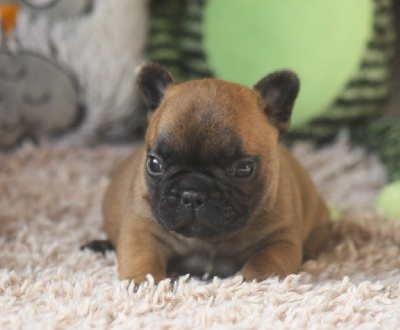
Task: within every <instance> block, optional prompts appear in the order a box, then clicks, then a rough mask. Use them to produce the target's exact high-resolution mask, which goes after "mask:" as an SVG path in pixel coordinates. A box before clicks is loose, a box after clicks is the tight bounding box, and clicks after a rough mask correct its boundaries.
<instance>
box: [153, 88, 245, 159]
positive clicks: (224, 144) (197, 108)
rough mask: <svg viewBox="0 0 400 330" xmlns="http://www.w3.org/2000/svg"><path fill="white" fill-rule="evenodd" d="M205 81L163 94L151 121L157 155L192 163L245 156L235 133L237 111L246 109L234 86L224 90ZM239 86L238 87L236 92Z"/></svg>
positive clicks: (238, 137)
mask: <svg viewBox="0 0 400 330" xmlns="http://www.w3.org/2000/svg"><path fill="white" fill-rule="evenodd" d="M213 83H214V82H213V81H210V82H208V81H205V82H204V84H195V85H191V84H183V85H179V86H176V87H174V88H171V90H170V91H168V92H167V94H166V97H165V99H164V101H163V103H162V104H161V107H160V109H159V111H158V113H156V115H155V116H158V118H157V117H155V118H154V119H153V120H154V121H155V122H156V123H157V127H156V128H154V129H155V131H157V136H156V138H155V140H154V144H155V146H154V147H155V149H156V151H157V152H160V153H161V154H162V153H166V154H174V156H175V157H181V158H188V157H189V158H190V156H192V158H193V160H196V159H197V161H200V160H208V159H211V158H224V159H235V158H240V157H243V156H245V152H244V150H243V147H242V143H241V140H242V139H241V138H240V132H239V131H238V129H237V121H238V118H237V117H238V113H237V109H240V108H243V107H246V106H248V104H247V103H246V102H244V100H243V97H241V98H238V97H237V92H238V91H237V90H236V88H235V87H236V86H234V87H233V88H232V86H231V88H224V87H226V86H223V85H222V86H220V85H218V83H217V84H213ZM240 88H241V86H239V90H240Z"/></svg>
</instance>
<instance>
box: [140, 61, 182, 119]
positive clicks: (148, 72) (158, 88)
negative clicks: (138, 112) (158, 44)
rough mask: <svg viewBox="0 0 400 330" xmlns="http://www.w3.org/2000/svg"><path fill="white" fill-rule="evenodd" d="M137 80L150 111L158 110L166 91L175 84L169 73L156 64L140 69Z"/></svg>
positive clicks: (148, 64)
mask: <svg viewBox="0 0 400 330" xmlns="http://www.w3.org/2000/svg"><path fill="white" fill-rule="evenodd" d="M136 80H137V83H138V85H139V88H140V90H141V92H142V94H143V96H144V99H145V101H146V104H147V106H148V107H149V109H150V111H154V110H156V109H157V108H158V106H159V105H160V103H161V101H162V99H163V98H164V94H165V91H166V90H167V89H168V88H169V87H170V86H171V85H173V84H174V78H172V76H171V75H170V74H169V72H168V71H167V70H165V69H164V68H163V67H162V66H161V65H159V64H156V63H144V64H143V65H141V66H140V67H138V69H137V71H136Z"/></svg>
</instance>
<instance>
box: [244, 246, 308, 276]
mask: <svg viewBox="0 0 400 330" xmlns="http://www.w3.org/2000/svg"><path fill="white" fill-rule="evenodd" d="M301 262H302V246H301V242H300V241H297V240H282V241H278V242H276V243H272V244H270V245H268V246H266V247H264V248H263V249H261V250H259V251H258V252H256V253H255V254H254V255H252V256H251V257H250V258H249V259H248V260H247V261H246V263H245V264H244V265H243V267H242V269H241V271H240V274H242V275H243V277H244V278H245V279H246V280H253V279H256V280H265V279H267V278H268V277H271V276H278V277H280V278H284V277H285V276H287V275H289V274H293V273H297V272H298V271H299V269H300V266H301Z"/></svg>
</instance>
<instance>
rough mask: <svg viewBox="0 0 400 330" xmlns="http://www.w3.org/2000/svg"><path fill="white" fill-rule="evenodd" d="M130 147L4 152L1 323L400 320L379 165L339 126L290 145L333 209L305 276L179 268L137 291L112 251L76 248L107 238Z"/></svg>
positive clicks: (396, 323)
mask: <svg viewBox="0 0 400 330" xmlns="http://www.w3.org/2000/svg"><path fill="white" fill-rule="evenodd" d="M131 150H132V148H131V147H111V146H102V147H98V148H95V149H90V148H88V147H84V146H81V145H75V146H73V145H71V144H64V145H63V144H56V145H54V144H53V145H52V144H42V145H41V146H40V147H36V146H33V145H31V144H25V145H23V146H21V148H19V149H18V150H16V151H14V152H12V153H9V154H0V328H2V329H5V328H21V329H23V328H25V329H32V328H37V329H46V328H50V329H52V328H57V329H59V328H72V327H73V328H90V327H96V328H103V327H107V328H113V327H114V328H129V329H131V328H143V327H151V328H160V329H161V328H163V329H164V328H168V329H169V328H172V329H193V328H205V327H218V328H229V329H231V328H241V329H243V328H254V329H258V328H277V327H281V328H296V327H297V328H310V329H312V328H315V329H321V328H330V327H332V326H333V327H340V328H348V329H355V328H357V327H360V328H362V329H379V328H382V327H386V328H399V327H400V313H399V311H400V298H399V295H400V253H399V246H400V226H399V225H398V224H397V223H396V222H395V221H385V220H383V219H382V218H381V217H380V216H379V215H375V214H374V213H373V212H372V209H371V205H373V201H374V199H375V197H376V193H377V191H379V189H380V188H381V187H382V186H383V185H384V184H385V171H384V170H383V169H382V166H381V165H380V164H379V162H378V160H377V159H376V158H375V157H373V156H368V155H366V154H365V152H364V151H363V150H362V149H358V148H353V147H350V146H349V145H348V142H347V137H346V135H345V134H342V135H341V136H340V137H339V138H338V140H337V141H336V142H335V143H334V144H333V145H331V146H329V147H326V148H324V149H321V150H318V151H314V150H313V148H312V146H311V145H310V144H307V143H299V144H297V145H296V146H295V147H294V153H295V154H296V155H297V156H298V157H299V158H300V159H301V161H302V162H303V164H304V165H305V166H306V167H307V168H308V169H310V171H311V172H312V176H313V178H314V180H315V182H316V184H317V186H318V189H319V190H320V192H321V194H322V195H323V196H324V197H325V198H326V200H327V201H328V203H329V204H330V205H331V206H335V207H336V208H337V209H338V210H341V211H342V213H343V214H345V216H346V218H347V219H345V220H342V221H338V222H336V223H335V230H334V234H333V235H332V240H331V242H330V246H331V248H330V249H328V250H327V251H326V252H324V253H323V254H322V255H321V256H320V257H319V258H318V259H317V260H312V261H308V262H307V263H305V264H304V265H303V267H302V270H301V272H300V274H296V275H291V276H288V277H287V278H286V279H283V280H280V281H279V280H277V279H276V278H271V279H268V280H266V281H264V282H261V283H254V282H253V283H246V282H244V283H243V282H242V279H241V278H240V277H239V276H235V277H232V278H228V279H218V278H214V279H213V280H211V281H209V282H203V281H201V280H199V279H193V278H189V277H187V276H186V277H181V278H180V279H179V280H178V281H176V282H171V281H169V280H165V281H162V282H161V283H159V284H158V285H156V284H154V282H153V281H152V279H151V278H149V280H148V282H146V283H144V284H142V285H141V286H140V287H139V288H136V287H135V286H134V285H133V284H130V283H128V282H127V281H119V280H118V278H117V263H116V256H115V253H108V254H107V255H106V256H105V257H103V256H102V255H100V254H93V253H91V252H90V251H80V250H79V246H80V245H82V244H84V243H86V242H87V241H89V240H91V239H95V238H105V233H104V231H103V229H102V222H101V199H102V195H103V193H104V189H105V188H106V186H107V183H108V182H109V173H110V171H112V170H113V169H114V168H115V166H116V165H117V164H118V163H120V162H121V161H122V160H123V159H124V157H126V155H127V154H129V152H130V151H131Z"/></svg>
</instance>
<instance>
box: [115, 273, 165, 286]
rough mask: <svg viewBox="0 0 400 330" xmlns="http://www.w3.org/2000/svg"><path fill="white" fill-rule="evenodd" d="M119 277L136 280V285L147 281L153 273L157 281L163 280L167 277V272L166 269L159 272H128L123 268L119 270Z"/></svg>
mask: <svg viewBox="0 0 400 330" xmlns="http://www.w3.org/2000/svg"><path fill="white" fill-rule="evenodd" d="M118 275H119V279H120V280H121V281H122V280H129V281H134V282H135V284H136V285H139V284H141V283H143V282H146V281H147V276H148V275H151V276H152V277H153V279H154V281H155V282H156V283H159V282H161V281H162V280H165V279H166V278H167V274H166V272H165V271H158V272H154V271H153V272H150V271H149V272H127V271H123V270H119V271H118Z"/></svg>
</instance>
